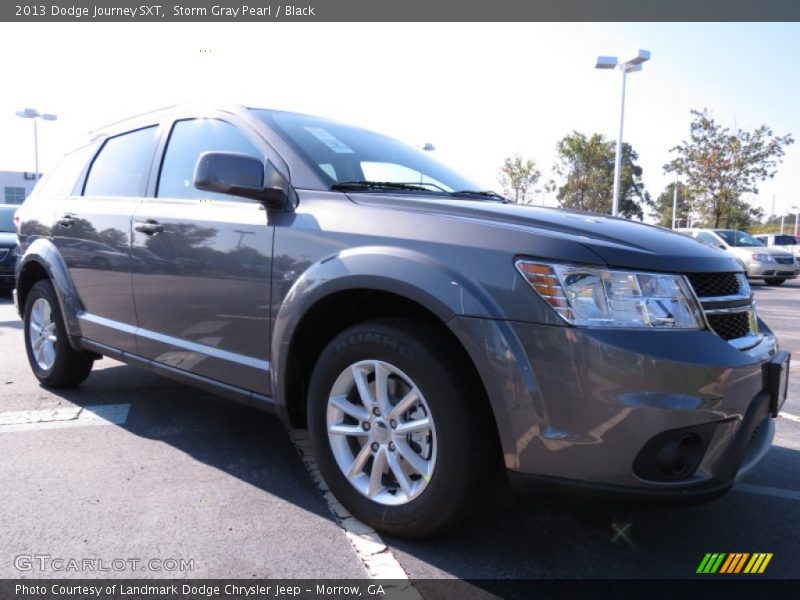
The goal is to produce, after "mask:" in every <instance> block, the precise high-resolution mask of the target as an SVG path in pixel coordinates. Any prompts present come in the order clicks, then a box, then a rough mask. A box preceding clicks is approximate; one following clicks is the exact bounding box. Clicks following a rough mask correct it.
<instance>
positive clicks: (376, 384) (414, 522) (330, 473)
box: [308, 319, 498, 537]
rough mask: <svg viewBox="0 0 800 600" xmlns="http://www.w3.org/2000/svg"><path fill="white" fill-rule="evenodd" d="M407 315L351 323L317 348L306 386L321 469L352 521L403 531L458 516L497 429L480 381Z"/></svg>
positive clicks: (483, 475) (472, 494)
mask: <svg viewBox="0 0 800 600" xmlns="http://www.w3.org/2000/svg"><path fill="white" fill-rule="evenodd" d="M440 338H441V336H436V335H433V334H432V333H431V331H430V328H426V327H424V326H422V325H421V324H420V323H418V322H416V321H413V320H404V319H391V320H389V319H386V320H376V321H370V322H366V323H362V324H358V325H355V326H353V327H351V328H349V329H347V330H346V331H344V332H342V333H341V334H339V335H338V336H337V337H336V338H335V339H334V340H333V341H332V342H331V343H330V344H329V345H328V346H327V348H326V349H325V350H324V351H323V353H322V355H321V357H320V359H319V361H318V362H317V365H316V367H315V369H314V373H313V376H312V380H311V385H310V390H309V406H308V409H309V413H308V414H309V430H310V434H311V441H312V443H313V445H314V449H315V454H316V457H317V461H318V463H319V468H320V471H321V473H322V475H323V477H324V478H325V481H326V482H327V484H328V486H329V487H330V489H331V491H332V492H333V493H334V494H335V495H336V497H337V498H338V499H339V500H340V502H341V503H342V504H343V505H344V506H345V507H346V508H347V509H348V510H349V511H350V512H351V513H353V514H354V515H355V516H356V517H358V518H359V519H361V520H362V521H364V522H366V523H368V524H370V525H372V526H373V527H374V528H376V529H378V530H381V531H386V532H388V533H392V534H394V535H399V536H405V537H421V536H426V535H431V534H434V533H437V532H439V531H441V530H443V529H446V528H448V527H450V526H452V525H453V524H455V523H456V522H458V521H459V520H460V519H462V518H463V517H464V516H465V515H466V514H467V513H468V512H469V511H470V509H472V508H474V507H475V506H476V505H477V502H478V501H479V500H480V498H481V497H482V496H483V494H484V493H485V491H486V490H487V489H489V488H491V486H492V483H493V479H494V475H495V474H496V467H497V463H498V461H497V459H498V450H497V446H496V433H495V430H494V425H493V419H492V415H491V411H490V409H489V407H488V403H487V402H486V401H485V397H484V394H483V391H482V386H481V384H480V381H479V380H478V381H477V382H476V376H475V375H474V374H473V373H472V372H470V370H469V369H467V368H466V367H465V365H464V364H463V361H459V360H457V359H456V358H455V357H456V355H457V352H454V351H453V348H452V347H451V346H449V345H448V344H447V343H443V341H442V340H441V339H440Z"/></svg>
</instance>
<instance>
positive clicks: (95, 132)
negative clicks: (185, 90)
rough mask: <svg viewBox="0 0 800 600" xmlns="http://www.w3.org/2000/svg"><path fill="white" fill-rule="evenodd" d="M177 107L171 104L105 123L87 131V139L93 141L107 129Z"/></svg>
mask: <svg viewBox="0 0 800 600" xmlns="http://www.w3.org/2000/svg"><path fill="white" fill-rule="evenodd" d="M177 106H178V105H176V104H173V105H171V106H162V107H161V108H156V109H153V110H148V111H145V112H143V113H140V114H138V115H133V116H130V117H125V118H124V119H119V120H118V121H112V122H111V123H107V124H105V125H103V126H102V127H98V128H97V129H91V130H90V131H89V137H91V138H92V139H94V138H96V137H97V136H99V135H101V134H102V133H103V132H104V131H106V130H107V129H113V128H114V127H115V126H116V125H121V124H123V123H127V122H128V121H135V120H137V119H141V118H143V117H146V116H148V115H154V114H157V113H160V112H164V111H167V110H170V109H173V108H176V107H177Z"/></svg>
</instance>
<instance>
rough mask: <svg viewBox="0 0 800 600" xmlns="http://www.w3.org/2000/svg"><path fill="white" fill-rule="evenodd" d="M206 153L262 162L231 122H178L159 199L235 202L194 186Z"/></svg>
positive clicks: (257, 152) (256, 150)
mask: <svg viewBox="0 0 800 600" xmlns="http://www.w3.org/2000/svg"><path fill="white" fill-rule="evenodd" d="M203 152H238V153H240V154H247V155H249V156H254V157H257V158H259V159H263V154H262V152H261V151H260V150H259V149H258V148H256V146H255V145H254V144H253V143H252V142H251V141H250V140H248V139H247V137H245V135H244V134H243V133H242V132H241V131H239V130H238V129H237V128H236V127H234V126H233V125H231V124H230V123H226V122H225V121H219V120H217V119H192V120H190V121H178V122H177V123H175V126H174V127H173V128H172V133H171V134H170V136H169V143H168V144H167V152H166V154H165V155H164V162H163V163H162V165H161V176H160V178H159V180H158V196H161V197H167V198H216V199H219V200H233V199H235V197H234V196H228V195H225V194H215V193H213V192H204V191H202V190H198V189H197V188H195V187H194V167H195V165H196V164H197V159H198V158H199V157H200V155H201V154H202V153H203Z"/></svg>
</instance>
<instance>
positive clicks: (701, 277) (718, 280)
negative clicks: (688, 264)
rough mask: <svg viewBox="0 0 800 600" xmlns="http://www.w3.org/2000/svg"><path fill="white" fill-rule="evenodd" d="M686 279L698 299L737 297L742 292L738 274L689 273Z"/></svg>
mask: <svg viewBox="0 0 800 600" xmlns="http://www.w3.org/2000/svg"><path fill="white" fill-rule="evenodd" d="M686 277H688V278H689V282H690V283H691V284H692V287H693V288H694V293H695V294H697V297H698V298H711V297H714V296H735V295H736V294H738V293H739V290H741V283H740V282H739V277H738V276H737V275H736V273H689V274H687V275H686Z"/></svg>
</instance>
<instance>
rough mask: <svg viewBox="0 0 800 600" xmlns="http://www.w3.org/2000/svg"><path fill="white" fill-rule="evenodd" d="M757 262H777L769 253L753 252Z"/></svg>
mask: <svg viewBox="0 0 800 600" xmlns="http://www.w3.org/2000/svg"><path fill="white" fill-rule="evenodd" d="M750 256H752V257H753V260H754V261H755V262H764V263H770V262H775V261H774V260H773V259H772V257H771V256H770V255H769V254H751V255H750Z"/></svg>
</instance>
